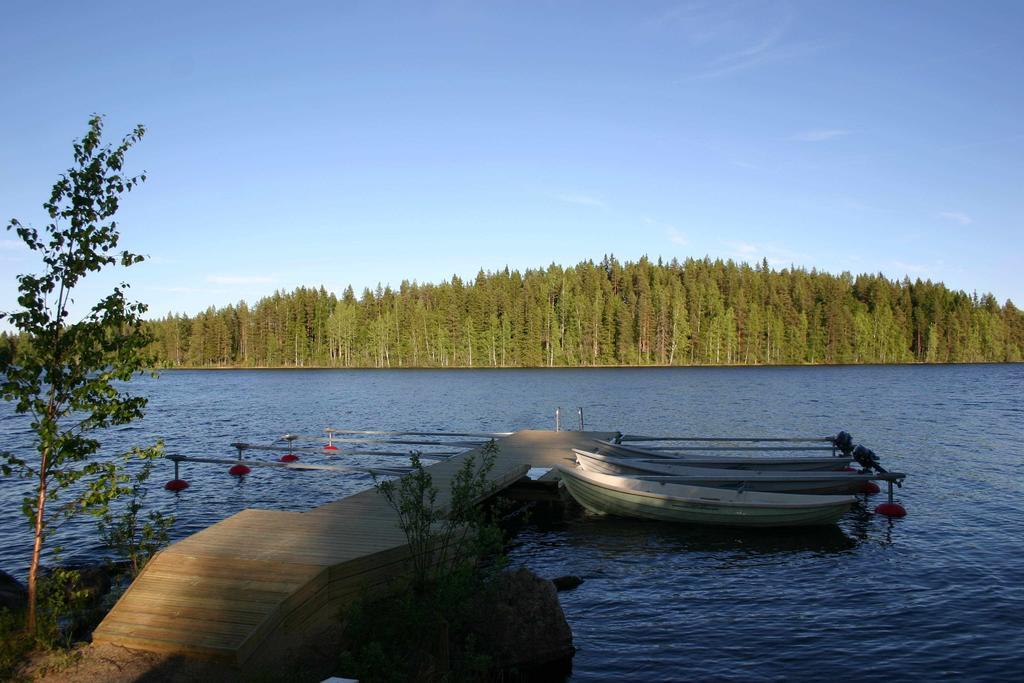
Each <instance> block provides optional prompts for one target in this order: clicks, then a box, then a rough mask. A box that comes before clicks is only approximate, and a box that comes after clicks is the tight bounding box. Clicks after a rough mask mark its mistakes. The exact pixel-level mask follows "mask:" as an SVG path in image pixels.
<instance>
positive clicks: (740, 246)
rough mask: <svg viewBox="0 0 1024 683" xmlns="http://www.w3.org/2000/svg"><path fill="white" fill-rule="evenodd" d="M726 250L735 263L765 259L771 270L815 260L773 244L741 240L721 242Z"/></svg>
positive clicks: (809, 262) (809, 256)
mask: <svg viewBox="0 0 1024 683" xmlns="http://www.w3.org/2000/svg"><path fill="white" fill-rule="evenodd" d="M722 244H723V245H725V247H726V249H727V250H728V252H729V253H728V256H729V257H730V258H733V259H735V260H736V261H743V262H746V263H754V262H755V261H760V260H761V259H767V261H768V265H769V266H771V267H772V268H788V267H789V266H791V265H794V264H795V265H800V264H813V263H816V259H815V258H814V257H813V256H811V255H810V254H805V253H802V252H798V251H793V250H791V249H786V248H785V247H780V246H777V245H774V244H758V243H755V242H746V241H743V240H736V241H728V242H723V243H722Z"/></svg>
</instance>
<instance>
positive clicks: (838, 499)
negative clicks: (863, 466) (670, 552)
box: [555, 464, 857, 510]
mask: <svg viewBox="0 0 1024 683" xmlns="http://www.w3.org/2000/svg"><path fill="white" fill-rule="evenodd" d="M555 468H556V469H558V471H559V472H562V473H564V474H568V475H569V476H570V478H572V477H575V478H577V479H580V480H582V481H583V482H584V483H586V484H589V485H591V486H596V487H598V488H601V489H604V490H606V491H613V492H615V493H620V494H625V495H635V496H640V497H644V498H654V499H659V500H666V499H667V500H674V501H680V502H683V503H693V504H694V505H717V506H728V507H739V508H763V509H768V510H773V509H783V508H784V509H800V508H813V509H818V508H829V507H838V506H840V505H846V506H850V505H853V503H855V502H857V496H854V495H838V494H836V495H830V494H813V493H808V494H805V493H775V492H770V491H739V492H737V491H732V490H731V489H716V488H713V487H710V486H690V488H705V489H709V490H712V491H716V492H717V491H722V492H728V493H735V494H736V495H744V494H754V495H756V496H764V495H768V496H787V497H788V496H799V497H801V498H830V499H831V500H827V501H823V500H810V501H807V502H804V503H796V502H793V503H789V502H778V503H773V502H766V501H731V500H723V499H721V498H718V499H716V498H688V497H683V496H678V495H671V494H665V493H656V492H654V491H644V490H636V489H626V490H623V489H621V488H614V487H613V486H611V485H610V484H608V483H605V482H601V481H595V480H593V479H591V478H590V475H595V474H597V475H599V476H602V477H617V478H619V479H626V480H629V481H636V482H639V483H647V482H645V481H644V480H642V479H633V478H632V477H622V476H619V475H614V474H601V473H599V472H586V471H582V470H580V469H579V468H578V467H569V466H567V465H562V464H557V465H555ZM581 471H582V472H583V475H581V474H580V472H581ZM650 483H652V484H658V485H660V486H689V485H686V484H673V483H671V482H650Z"/></svg>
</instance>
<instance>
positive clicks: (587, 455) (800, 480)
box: [573, 448, 904, 493]
mask: <svg viewBox="0 0 1024 683" xmlns="http://www.w3.org/2000/svg"><path fill="white" fill-rule="evenodd" d="M573 453H575V454H576V464H577V465H579V467H580V468H582V469H583V470H586V471H587V472H597V473H599V474H611V475H616V476H627V477H633V478H636V479H645V480H648V481H665V482H673V483H677V484H691V485H693V486H710V487H713V488H730V489H741V488H742V489H747V490H749V491H774V492H778V493H863V492H864V486H865V484H866V483H867V482H869V481H872V480H886V481H890V480H891V481H896V480H900V479H902V478H903V477H904V475H903V474H901V473H899V472H890V473H887V474H878V475H875V474H869V473H864V474H862V473H860V472H825V471H807V470H782V469H773V470H772V469H768V470H741V469H731V470H730V469H725V468H708V467H692V466H690V465H688V464H684V463H681V462H679V461H676V460H665V459H662V460H641V459H639V458H616V457H614V456H609V455H601V454H600V453H591V452H589V451H583V450H580V449H577V448H574V449H573Z"/></svg>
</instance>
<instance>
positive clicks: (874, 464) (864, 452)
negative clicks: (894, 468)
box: [851, 446, 885, 474]
mask: <svg viewBox="0 0 1024 683" xmlns="http://www.w3.org/2000/svg"><path fill="white" fill-rule="evenodd" d="M851 455H852V457H853V459H854V460H856V461H857V463H858V464H859V465H860V466H861V467H863V468H865V469H868V470H875V471H876V472H881V473H882V474H885V470H884V469H883V468H882V465H881V463H879V462H878V456H877V455H875V452H874V451H873V450H871V449H870V448H865V447H864V446H857V447H856V448H854V449H853V453H852V454H851Z"/></svg>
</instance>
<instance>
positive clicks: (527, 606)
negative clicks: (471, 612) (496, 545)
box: [470, 568, 575, 680]
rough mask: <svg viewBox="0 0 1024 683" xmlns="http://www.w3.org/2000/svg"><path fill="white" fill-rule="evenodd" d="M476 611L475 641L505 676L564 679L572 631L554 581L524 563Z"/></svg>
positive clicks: (513, 677) (568, 663)
mask: <svg viewBox="0 0 1024 683" xmlns="http://www.w3.org/2000/svg"><path fill="white" fill-rule="evenodd" d="M475 613H476V614H477V618H476V619H475V620H474V623H473V624H471V625H470V628H471V630H472V632H473V634H474V637H475V639H476V642H477V643H478V644H479V646H480V649H481V650H482V651H484V652H485V653H487V654H488V655H490V656H491V658H492V660H493V663H494V665H495V668H496V669H498V670H501V671H503V672H505V674H504V676H503V679H504V680H510V675H511V679H512V680H515V675H519V676H528V678H529V679H530V680H537V679H546V678H561V679H564V677H565V675H567V674H568V673H569V672H570V671H571V670H572V656H573V653H574V652H575V650H574V649H573V646H572V630H571V629H570V628H569V623H568V622H567V621H566V620H565V613H564V612H563V611H562V606H561V605H560V604H559V602H558V594H557V592H556V591H555V586H554V584H553V583H552V582H551V581H548V580H546V579H543V578H541V577H539V576H537V575H536V574H534V573H533V572H531V571H530V570H529V569H526V568H521V569H518V570H516V571H514V572H510V573H507V574H505V575H503V576H502V577H501V580H500V582H499V586H498V590H497V594H496V595H495V596H492V597H490V598H488V599H487V600H486V603H485V604H481V605H479V607H478V608H477V609H476V610H475ZM524 680H526V678H524Z"/></svg>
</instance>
